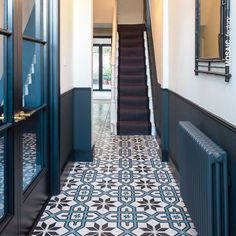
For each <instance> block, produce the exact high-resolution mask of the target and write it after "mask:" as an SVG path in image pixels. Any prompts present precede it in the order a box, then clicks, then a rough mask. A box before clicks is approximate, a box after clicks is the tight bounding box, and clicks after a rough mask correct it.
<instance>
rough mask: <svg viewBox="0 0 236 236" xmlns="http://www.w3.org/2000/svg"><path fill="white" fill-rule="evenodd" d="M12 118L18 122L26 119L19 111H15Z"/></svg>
mask: <svg viewBox="0 0 236 236" xmlns="http://www.w3.org/2000/svg"><path fill="white" fill-rule="evenodd" d="M14 120H15V122H16V123H17V122H19V121H23V120H26V117H24V116H22V115H21V112H19V113H16V114H15V115H14Z"/></svg>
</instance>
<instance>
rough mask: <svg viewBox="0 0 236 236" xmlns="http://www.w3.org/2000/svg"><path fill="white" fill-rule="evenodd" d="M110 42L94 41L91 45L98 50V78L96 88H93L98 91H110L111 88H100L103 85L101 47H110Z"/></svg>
mask: <svg viewBox="0 0 236 236" xmlns="http://www.w3.org/2000/svg"><path fill="white" fill-rule="evenodd" d="M96 38H97V39H112V37H111V36H95V37H94V39H96ZM111 46H112V45H111V44H106V43H101V44H98V43H94V44H93V47H98V51H99V68H98V70H99V73H98V75H99V78H98V89H93V91H100V92H110V91H111V89H102V87H103V76H102V69H103V47H111Z"/></svg>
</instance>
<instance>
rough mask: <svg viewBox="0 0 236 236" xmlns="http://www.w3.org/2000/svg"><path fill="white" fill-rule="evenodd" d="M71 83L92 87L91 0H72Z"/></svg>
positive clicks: (77, 85) (75, 85) (82, 86)
mask: <svg viewBox="0 0 236 236" xmlns="http://www.w3.org/2000/svg"><path fill="white" fill-rule="evenodd" d="M73 15H74V18H73V20H74V28H73V52H74V53H73V60H74V68H73V85H74V87H80V88H91V87H92V68H93V67H92V66H93V64H92V55H93V54H92V49H93V0H86V1H84V0H74V14H73Z"/></svg>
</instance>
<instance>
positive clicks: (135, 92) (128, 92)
mask: <svg viewBox="0 0 236 236" xmlns="http://www.w3.org/2000/svg"><path fill="white" fill-rule="evenodd" d="M119 95H120V96H147V95H148V90H147V88H146V87H140V88H136V87H135V86H134V87H130V86H129V87H120V88H119Z"/></svg>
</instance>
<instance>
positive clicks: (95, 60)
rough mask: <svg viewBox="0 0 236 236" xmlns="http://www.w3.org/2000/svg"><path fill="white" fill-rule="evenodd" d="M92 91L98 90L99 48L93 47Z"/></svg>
mask: <svg viewBox="0 0 236 236" xmlns="http://www.w3.org/2000/svg"><path fill="white" fill-rule="evenodd" d="M93 89H99V47H93Z"/></svg>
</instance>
